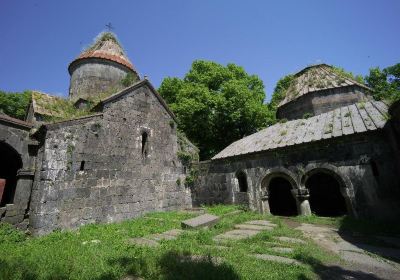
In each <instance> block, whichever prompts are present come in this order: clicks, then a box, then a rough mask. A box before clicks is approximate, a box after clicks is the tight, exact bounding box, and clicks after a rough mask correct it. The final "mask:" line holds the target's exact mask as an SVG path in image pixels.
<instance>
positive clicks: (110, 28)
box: [106, 22, 114, 31]
mask: <svg viewBox="0 0 400 280" xmlns="http://www.w3.org/2000/svg"><path fill="white" fill-rule="evenodd" d="M106 28H107V30H108V31H112V30H114V26H112V24H111V22H109V23H107V24H106Z"/></svg>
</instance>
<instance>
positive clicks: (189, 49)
mask: <svg viewBox="0 0 400 280" xmlns="http://www.w3.org/2000/svg"><path fill="white" fill-rule="evenodd" d="M399 12H400V1H396V0H392V1H389V0H379V1H378V0H376V1H372V0H336V1H333V0H326V1H321V0H303V1H300V0H291V1H289V0H279V1H266V0H264V1H263V0H259V1H251V0H248V1H235V0H201V1H200V0H198V1H190V0H186V1H184V0H181V1H178V0H176V1H172V0H169V1H167V0H157V1H151V0H150V1H149V0H147V1H136V0H135V1H134V0H130V1H122V0H119V1H100V0H97V1H83V0H68V1H67V0H64V1H50V0H31V1H28V0H26V1H20V0H0V34H1V38H2V39H1V42H0V90H6V91H21V90H24V89H36V90H41V91H44V92H47V93H51V94H57V95H64V96H67V94H68V86H69V74H68V71H67V67H68V64H69V63H70V62H71V61H72V60H73V59H74V57H76V56H77V55H78V54H79V53H80V52H81V51H82V49H83V48H84V47H85V46H87V45H89V44H90V43H91V42H92V41H93V38H94V37H95V36H96V35H97V34H98V33H99V32H101V31H102V30H104V29H105V25H106V24H107V23H109V22H111V24H112V25H113V27H114V28H115V29H114V32H115V33H116V34H117V36H118V37H119V39H120V41H121V43H122V45H123V46H124V48H125V50H126V52H127V54H128V56H129V58H130V59H131V61H132V62H133V64H134V65H135V66H136V68H137V69H138V70H139V72H140V73H141V75H148V76H149V78H150V80H151V81H152V82H153V84H154V85H155V86H156V87H158V86H159V85H160V83H161V81H162V79H163V78H164V77H167V76H177V77H183V76H184V74H185V73H186V72H187V71H188V69H189V68H190V65H191V63H192V61H193V60H195V59H207V60H213V61H216V62H219V63H222V64H226V63H229V62H233V63H236V64H238V65H241V66H243V67H244V68H245V70H246V71H247V72H248V73H251V74H257V75H258V76H259V77H260V78H261V79H262V80H263V81H264V84H265V87H266V92H267V99H269V98H270V95H271V93H272V91H273V88H274V86H275V84H276V82H277V81H278V80H279V78H281V77H282V76H284V75H286V74H289V73H293V72H296V71H298V70H300V69H301V68H303V67H305V66H307V65H309V64H314V63H319V62H325V63H328V64H334V65H338V66H341V67H344V68H345V69H346V70H348V71H352V72H353V73H355V74H362V75H365V74H367V73H368V69H369V68H370V67H372V66H380V67H386V66H389V65H393V64H395V63H398V62H400V51H399V50H400V47H399V46H400V36H399V32H398V28H399V26H400V17H399V14H400V13H399Z"/></svg>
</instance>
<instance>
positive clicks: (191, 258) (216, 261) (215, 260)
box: [179, 255, 224, 265]
mask: <svg viewBox="0 0 400 280" xmlns="http://www.w3.org/2000/svg"><path fill="white" fill-rule="evenodd" d="M179 260H180V262H182V263H185V262H191V263H204V262H210V263H212V264H213V265H220V264H222V263H223V262H224V259H223V258H221V257H214V256H202V255H188V256H181V257H180V258H179Z"/></svg>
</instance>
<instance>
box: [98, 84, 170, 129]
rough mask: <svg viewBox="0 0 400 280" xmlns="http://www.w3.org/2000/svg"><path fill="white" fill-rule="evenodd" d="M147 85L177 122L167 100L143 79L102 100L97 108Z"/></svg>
mask: <svg viewBox="0 0 400 280" xmlns="http://www.w3.org/2000/svg"><path fill="white" fill-rule="evenodd" d="M145 85H147V86H148V87H149V89H150V91H151V92H152V93H153V94H154V96H155V97H156V98H157V99H158V101H159V102H160V103H161V105H162V106H163V107H164V109H165V110H166V111H167V112H168V114H169V115H170V116H171V117H172V118H173V119H174V120H175V121H176V122H177V119H176V117H175V115H174V113H172V111H171V109H169V107H168V105H167V103H166V102H165V100H164V99H163V98H162V97H161V95H160V94H159V93H158V92H157V90H156V89H155V88H154V87H153V85H152V84H151V83H150V81H149V80H147V79H143V80H141V81H139V82H137V83H135V84H133V85H131V86H129V87H127V88H125V89H123V90H122V91H120V92H117V93H115V94H113V95H111V96H109V97H107V98H105V99H102V100H101V101H100V102H99V104H98V105H96V107H98V106H104V105H105V104H107V103H109V102H112V101H114V100H117V99H119V98H121V97H123V96H124V95H126V94H129V93H131V92H132V91H133V90H135V89H138V88H140V87H142V86H145Z"/></svg>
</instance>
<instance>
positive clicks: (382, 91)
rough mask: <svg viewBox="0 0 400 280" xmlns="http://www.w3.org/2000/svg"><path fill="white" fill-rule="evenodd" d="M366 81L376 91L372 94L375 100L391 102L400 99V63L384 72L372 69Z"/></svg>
mask: <svg viewBox="0 0 400 280" xmlns="http://www.w3.org/2000/svg"><path fill="white" fill-rule="evenodd" d="M365 80H366V82H367V85H368V86H369V87H371V88H372V89H373V90H374V91H373V93H372V94H373V96H374V98H375V99H377V100H382V99H386V100H389V101H395V100H398V99H400V63H397V64H395V65H393V66H389V67H386V68H384V69H382V70H381V69H380V68H379V67H374V68H371V69H369V75H367V76H366V77H365Z"/></svg>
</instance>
